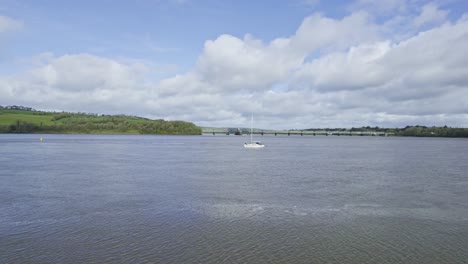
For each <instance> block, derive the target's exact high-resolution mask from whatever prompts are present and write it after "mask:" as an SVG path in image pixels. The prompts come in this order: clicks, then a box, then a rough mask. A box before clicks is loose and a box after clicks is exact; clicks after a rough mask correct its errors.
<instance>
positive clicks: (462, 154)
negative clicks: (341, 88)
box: [0, 134, 468, 263]
mask: <svg viewBox="0 0 468 264" xmlns="http://www.w3.org/2000/svg"><path fill="white" fill-rule="evenodd" d="M40 137H43V138H44V141H42V142H41V141H39V138H40ZM257 139H261V140H262V141H263V142H264V143H265V144H266V147H265V148H264V149H260V150H252V149H244V148H243V146H242V145H243V143H244V141H247V140H248V137H247V136H233V135H231V136H211V135H210V136H141V135H129V136H120V135H5V134H4V135H0V263H122V262H123V263H142V262H144V263H468V158H467V154H468V140H467V139H448V138H400V137H349V136H346V137H345V136H341V137H340V136H329V137H326V136H303V137H301V136H297V135H296V136H289V137H288V136H276V137H275V136H263V137H261V138H260V136H259V137H257Z"/></svg>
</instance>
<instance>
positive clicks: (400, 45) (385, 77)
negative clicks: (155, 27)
mask: <svg viewBox="0 0 468 264" xmlns="http://www.w3.org/2000/svg"><path fill="white" fill-rule="evenodd" d="M384 2H385V3H383V4H382V5H381V6H379V8H380V9H379V10H378V11H379V12H380V13H385V12H397V13H396V14H398V15H393V16H391V17H389V18H388V19H386V20H384V21H380V22H376V21H377V19H376V18H375V17H374V16H372V15H370V13H368V12H366V10H371V8H377V7H372V6H369V5H372V3H373V1H370V2H369V1H358V3H357V5H354V6H353V9H352V11H350V14H349V15H347V16H345V17H342V18H340V19H335V18H331V17H326V16H324V15H323V14H320V13H315V14H312V15H311V16H309V17H306V18H305V19H304V20H303V22H302V23H301V24H300V25H299V27H298V28H297V30H296V31H295V32H294V33H293V34H292V35H291V36H289V37H281V38H276V39H273V40H271V41H269V42H265V41H263V40H261V39H258V38H256V37H255V36H252V35H249V34H246V35H245V36H244V37H242V38H239V37H236V36H232V35H229V34H224V35H220V36H218V37H217V38H216V39H213V40H207V41H206V42H205V44H204V48H203V51H202V53H201V54H200V55H199V57H198V59H197V61H196V63H195V66H194V67H193V69H191V70H190V71H189V72H186V73H183V74H179V75H176V76H173V77H171V78H166V79H162V80H157V81H154V78H151V74H152V69H151V67H150V66H149V65H146V64H145V63H139V62H128V61H121V60H118V59H115V58H104V57H99V56H96V55H92V54H86V53H82V54H67V55H54V54H52V53H45V54H41V55H38V57H40V58H41V60H40V63H39V64H38V63H37V57H36V58H31V67H30V69H29V71H28V72H22V73H18V74H15V75H12V76H0V104H22V105H27V106H32V107H36V108H39V109H50V110H67V111H88V112H95V113H126V114H135V115H142V116H147V117H153V118H165V119H183V120H188V121H192V122H195V123H196V124H197V125H200V126H232V127H236V126H248V123H249V121H248V120H249V118H250V114H251V113H253V114H254V115H255V117H256V121H257V122H256V123H257V126H258V127H264V128H276V129H280V128H284V129H290V128H308V127H351V126H366V125H378V126H385V127H394V126H405V125H416V124H421V125H444V124H448V125H452V126H468V103H467V102H468V48H467V47H468V15H463V16H461V17H459V18H457V19H456V20H454V21H450V20H449V19H448V18H447V14H448V11H446V10H442V9H440V8H439V7H438V6H437V5H435V4H431V3H430V4H427V5H424V6H421V7H419V8H418V9H417V12H416V13H411V12H409V11H408V10H409V9H411V8H413V9H414V8H415V7H414V6H405V5H402V4H400V5H399V4H398V3H397V2H398V1H396V0H395V1H384ZM402 3H403V2H402ZM364 6H365V7H366V8H364ZM1 18H2V17H0V33H2V30H4V31H5V29H7V28H8V27H9V28H10V30H11V29H12V26H11V25H10V26H8V23H6V22H2V20H1ZM6 21H8V20H6ZM403 22H405V23H403ZM10 24H11V22H10ZM403 24H404V26H403ZM33 61H34V62H35V63H33Z"/></svg>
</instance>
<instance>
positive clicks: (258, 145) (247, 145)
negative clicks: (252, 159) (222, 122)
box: [244, 115, 265, 149]
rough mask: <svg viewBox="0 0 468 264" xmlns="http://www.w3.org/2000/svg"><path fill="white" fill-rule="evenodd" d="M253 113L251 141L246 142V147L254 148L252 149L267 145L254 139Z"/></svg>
mask: <svg viewBox="0 0 468 264" xmlns="http://www.w3.org/2000/svg"><path fill="white" fill-rule="evenodd" d="M252 136H253V115H252V117H251V118H250V143H244V148H252V149H258V148H264V147H265V145H263V144H262V143H261V142H259V141H255V142H254V141H253V137H252Z"/></svg>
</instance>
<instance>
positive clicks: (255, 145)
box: [244, 143, 265, 149]
mask: <svg viewBox="0 0 468 264" xmlns="http://www.w3.org/2000/svg"><path fill="white" fill-rule="evenodd" d="M264 147H265V145H263V144H261V145H260V144H257V143H245V144H244V148H252V149H258V148H264Z"/></svg>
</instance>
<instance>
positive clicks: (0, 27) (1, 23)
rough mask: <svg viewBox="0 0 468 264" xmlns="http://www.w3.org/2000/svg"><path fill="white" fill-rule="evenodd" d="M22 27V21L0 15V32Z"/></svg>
mask: <svg viewBox="0 0 468 264" xmlns="http://www.w3.org/2000/svg"><path fill="white" fill-rule="evenodd" d="M22 27H23V22H22V21H19V20H15V19H13V18H10V17H7V16H2V15H0V33H4V32H8V31H15V30H19V29H21V28H22Z"/></svg>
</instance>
